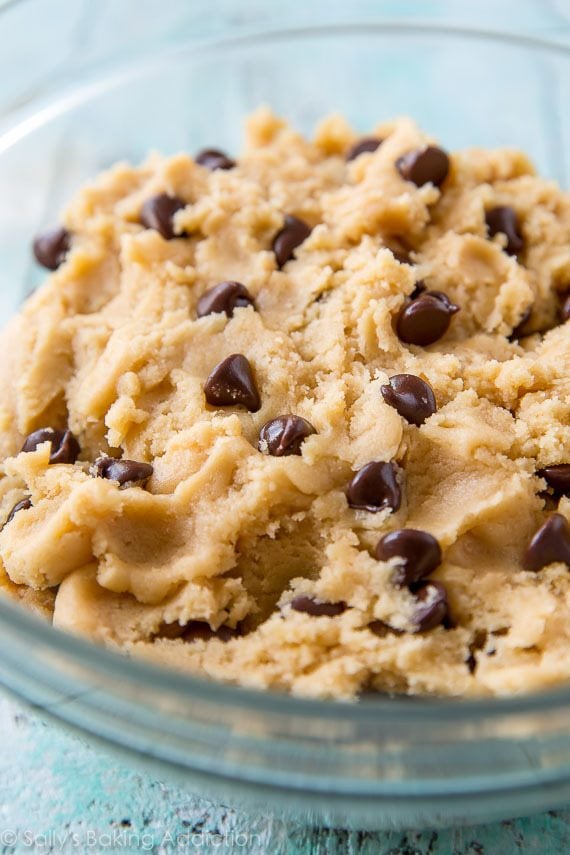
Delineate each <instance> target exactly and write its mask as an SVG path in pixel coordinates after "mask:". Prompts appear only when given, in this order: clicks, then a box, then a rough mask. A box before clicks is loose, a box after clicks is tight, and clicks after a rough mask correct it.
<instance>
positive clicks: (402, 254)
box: [388, 246, 414, 265]
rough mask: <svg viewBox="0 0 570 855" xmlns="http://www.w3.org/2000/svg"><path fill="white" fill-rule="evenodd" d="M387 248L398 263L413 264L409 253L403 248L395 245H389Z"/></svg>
mask: <svg viewBox="0 0 570 855" xmlns="http://www.w3.org/2000/svg"><path fill="white" fill-rule="evenodd" d="M388 249H389V250H390V252H391V253H392V255H393V256H394V258H395V259H396V261H398V262H399V263H400V264H410V265H411V264H413V263H414V262H413V261H412V260H411V258H410V253H409V252H408V251H407V250H405V249H399V248H398V247H395V246H389V247H388Z"/></svg>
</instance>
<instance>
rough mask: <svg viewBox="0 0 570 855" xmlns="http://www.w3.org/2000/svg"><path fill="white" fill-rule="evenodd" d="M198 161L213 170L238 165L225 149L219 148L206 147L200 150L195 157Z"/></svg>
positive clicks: (231, 167)
mask: <svg viewBox="0 0 570 855" xmlns="http://www.w3.org/2000/svg"><path fill="white" fill-rule="evenodd" d="M195 161H196V163H199V164H200V166H204V167H205V168H206V169H209V170H210V171H211V172H213V171H214V170H215V169H233V168H234V166H235V165H236V162H235V160H232V159H231V157H228V156H227V154H226V153H225V152H223V151H220V150H219V149H218V148H205V149H203V150H202V151H200V152H198V154H197V155H196V157H195Z"/></svg>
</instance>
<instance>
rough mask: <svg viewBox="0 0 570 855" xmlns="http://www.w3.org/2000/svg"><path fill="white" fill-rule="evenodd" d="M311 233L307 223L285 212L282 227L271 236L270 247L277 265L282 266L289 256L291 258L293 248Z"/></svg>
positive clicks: (293, 251)
mask: <svg viewBox="0 0 570 855" xmlns="http://www.w3.org/2000/svg"><path fill="white" fill-rule="evenodd" d="M310 234H311V229H310V227H309V226H308V225H307V223H305V222H303V220H300V219H299V218H298V217H294V216H293V215H292V214H285V220H284V225H283V228H282V229H281V230H280V231H278V232H277V234H276V235H275V237H274V238H273V243H272V245H271V248H272V249H273V252H274V253H275V261H276V262H277V266H278V267H283V265H284V264H287V262H288V261H289V259H290V258H293V255H294V253H295V250H296V249H297V247H298V246H300V245H301V244H302V243H303V241H304V240H306V239H307V238H308V237H309V235H310Z"/></svg>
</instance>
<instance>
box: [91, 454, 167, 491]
mask: <svg viewBox="0 0 570 855" xmlns="http://www.w3.org/2000/svg"><path fill="white" fill-rule="evenodd" d="M152 473H153V467H152V465H151V464H150V463H139V462H138V461H137V460H118V459H117V458H116V457H98V458H97V460H96V461H95V463H94V464H93V466H92V467H91V474H92V475H94V476H95V477H96V478H107V480H108V481H118V482H119V486H120V487H142V486H143V485H144V483H145V481H148V479H149V478H150V476H151V475H152Z"/></svg>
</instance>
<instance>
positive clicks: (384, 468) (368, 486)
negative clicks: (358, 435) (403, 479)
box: [346, 461, 402, 513]
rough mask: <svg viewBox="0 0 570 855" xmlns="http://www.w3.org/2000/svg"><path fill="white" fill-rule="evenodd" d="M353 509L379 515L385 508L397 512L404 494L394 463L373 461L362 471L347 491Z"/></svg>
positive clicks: (357, 474)
mask: <svg viewBox="0 0 570 855" xmlns="http://www.w3.org/2000/svg"><path fill="white" fill-rule="evenodd" d="M346 498H347V501H348V504H349V506H350V507H351V508H355V509H357V510H363V511H370V512H371V513H377V512H378V511H381V510H383V509H384V508H390V509H391V510H393V511H397V510H398V508H399V507H400V503H401V500H402V494H401V490H400V485H399V484H398V481H397V479H396V467H395V465H394V464H393V463H382V462H376V461H373V462H372V463H367V464H366V465H365V466H363V467H362V469H360V470H359V471H358V472H357V473H356V475H355V476H354V478H353V479H352V481H351V482H350V484H349V485H348V488H347V491H346Z"/></svg>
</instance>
